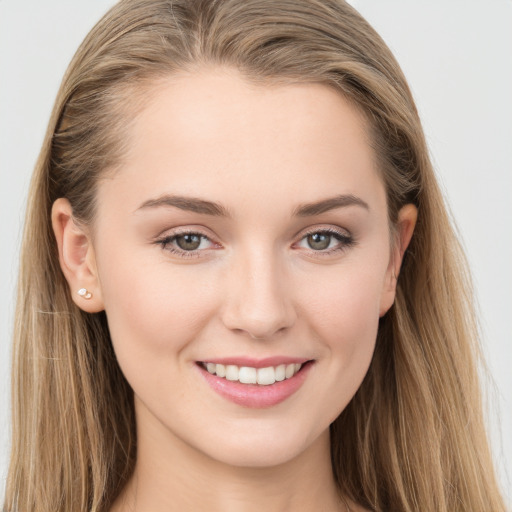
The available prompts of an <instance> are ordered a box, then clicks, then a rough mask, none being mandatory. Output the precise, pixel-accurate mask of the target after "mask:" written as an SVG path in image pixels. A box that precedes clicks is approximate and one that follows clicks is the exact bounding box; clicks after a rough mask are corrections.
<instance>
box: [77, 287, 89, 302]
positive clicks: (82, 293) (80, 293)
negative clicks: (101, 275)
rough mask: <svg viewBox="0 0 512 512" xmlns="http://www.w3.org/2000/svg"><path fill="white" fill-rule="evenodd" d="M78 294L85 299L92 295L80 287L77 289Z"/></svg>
mask: <svg viewBox="0 0 512 512" xmlns="http://www.w3.org/2000/svg"><path fill="white" fill-rule="evenodd" d="M78 295H80V297H83V298H84V299H87V300H89V299H90V298H91V297H92V293H91V292H89V291H88V290H87V288H80V290H78Z"/></svg>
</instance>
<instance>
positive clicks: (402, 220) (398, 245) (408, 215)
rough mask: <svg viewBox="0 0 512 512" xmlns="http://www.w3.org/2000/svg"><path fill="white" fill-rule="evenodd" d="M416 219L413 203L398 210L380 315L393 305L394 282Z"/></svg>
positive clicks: (416, 214)
mask: <svg viewBox="0 0 512 512" xmlns="http://www.w3.org/2000/svg"><path fill="white" fill-rule="evenodd" d="M417 219H418V209H417V208H416V206H414V205H413V204H407V205H405V206H403V207H402V209H401V210H400V211H399V212H398V222H397V227H396V230H397V233H396V236H395V242H394V247H392V250H391V256H390V258H389V266H388V268H387V270H386V276H385V280H384V288H383V290H382V296H381V302H380V312H379V314H380V316H381V317H382V316H384V315H385V314H386V313H387V312H388V310H389V308H391V306H392V305H393V302H394V301H395V295H396V284H397V281H398V275H399V274H400V268H401V266H402V261H403V259H404V254H405V251H406V249H407V247H408V246H409V242H410V241H411V238H412V234H413V233H414V228H415V226H416V220H417Z"/></svg>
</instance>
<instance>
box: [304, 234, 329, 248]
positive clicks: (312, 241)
mask: <svg viewBox="0 0 512 512" xmlns="http://www.w3.org/2000/svg"><path fill="white" fill-rule="evenodd" d="M331 238H332V235H329V234H326V233H313V234H311V235H308V236H307V242H308V245H309V247H311V249H314V250H315V251H323V250H324V249H327V248H328V247H329V245H330V243H331Z"/></svg>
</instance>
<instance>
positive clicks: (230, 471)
mask: <svg viewBox="0 0 512 512" xmlns="http://www.w3.org/2000/svg"><path fill="white" fill-rule="evenodd" d="M367 132H368V130H367V126H366V123H365V120H364V117H363V116H362V115H361V114H360V113H359V112H358V111H357V110H356V109H355V108H354V107H352V106H351V105H350V104H349V103H348V102H347V101H346V100H345V99H343V98H342V96H340V95H339V94H338V93H336V92H335V91H333V90H332V89H330V88H328V87H326V86H323V85H319V84H295V85H279V86H277V85H268V86H262V85H258V86H256V85H250V84H249V83H248V82H247V81H246V80H244V79H243V78H242V77H241V75H239V74H238V73H237V72H236V71H234V70H231V69H203V70H201V71H197V72H195V73H191V74H183V75H180V76H175V77H172V78H170V79H169V80H166V81H163V82H160V83H159V84H158V86H155V87H154V89H153V91H152V97H151V101H150V102H149V103H148V105H147V106H146V107H145V108H144V110H143V112H142V113H141V114H140V115H139V116H138V118H137V119H136V121H135V122H134V124H133V126H132V127H131V128H130V133H129V134H128V136H129V138H130V139H129V140H130V143H129V144H128V146H129V147H130V150H129V152H128V154H127V155H126V157H125V158H124V161H123V162H122V164H121V166H120V169H119V170H117V171H116V172H115V173H114V174H112V175H111V176H109V177H108V178H106V179H104V180H102V181H101V183H100V185H99V190H98V203H97V204H98V209H97V215H96V219H95V221H94V224H93V225H92V226H89V227H84V226H80V225H78V224H77V223H75V222H74V221H73V218H72V215H71V208H70V205H69V203H68V202H67V201H66V200H65V199H59V200H58V201H56V203H55V204H54V207H53V212H52V217H53V225H54V230H55V234H56V238H57V242H58V245H59V254H60V261H61V266H62V269H63V271H64V274H65V276H66V278H67V280H68V282H69V285H70V289H71V292H72V294H73V297H74V300H75V302H76V303H77V304H78V305H79V306H80V307H81V308H82V309H84V310H85V311H88V312H96V311H101V310H105V311H106V314H107V318H108V322H109V328H110V331H111V337H112V343H113V346H114V349H115V352H116V355H117V358H118V361H119V364H120V366H121V369H122V371H123V372H124V374H125V376H126V378H127V380H128V382H129V383H130V385H131V386H132V388H133V390H134V395H135V408H136V419H137V435H138V453H137V465H136V469H135V474H134V476H133V478H132V479H131V480H130V482H129V483H128V485H127V486H126V488H125V490H124V492H123V493H122V495H121V496H120V498H119V499H118V500H117V502H116V503H115V504H114V507H113V509H112V510H114V511H131V510H137V511H144V510H146V511H147V510H151V511H153V512H159V511H164V510H165V511H174V510H176V511H189V510H190V511H192V510H204V509H205V508H204V506H205V504H208V505H207V509H208V510H210V511H217V510H218V511H223V512H226V511H228V512H230V511H237V512H252V511H256V510H258V511H260V510H265V511H268V512H273V511H280V512H283V511H292V510H294V511H296V510H301V511H309V510H311V511H322V510H325V511H332V510H342V511H344V510H347V508H346V505H345V503H344V502H343V501H342V500H340V497H339V496H338V494H337V492H336V486H335V483H334V480H333V476H332V471H331V466H330V452H329V425H330V423H331V422H332V421H333V420H334V419H335V418H336V417H337V416H338V415H339V414H340V413H341V412H342V411H343V409H344V408H345V406H346V405H347V403H348V402H349V401H350V400H351V398H352V397H353V395H354V394H355V392H356V391H357V389H358V388H359V386H360V384H361V382H362V380H363V378H364V376H365V374H366V372H367V369H368V366H369V364H370V361H371V358H372V354H373V350H374V346H375V339H376V333H377V327H378V321H379V318H380V317H381V316H383V315H384V314H386V312H387V311H388V309H389V308H390V307H391V305H392V304H393V301H394V296H395V288H396V276H397V275H398V273H399V270H400V264H401V261H402V257H403V254H404V252H405V250H406V248H407V245H408V243H409V241H410V238H411V236H412V233H413V230H414V225H415V222H416V209H415V208H414V207H413V206H411V205H407V206H405V207H404V208H403V209H402V210H401V211H400V214H399V222H398V226H397V231H396V233H397V235H396V236H395V237H392V236H391V235H390V226H389V224H388V216H387V204H386V193H385V189H384V186H383V183H382V180H381V177H380V174H379V170H378V168H377V164H376V158H375V155H374V153H373V150H372V149H371V147H370V145H369V140H368V135H367ZM197 200H200V201H197ZM205 202H208V203H205ZM211 203H214V205H212V204H211ZM184 233H188V234H189V236H188V238H187V236H186V235H184ZM194 234H195V235H194ZM80 288H87V289H88V290H89V291H90V292H91V293H92V298H90V299H88V300H86V299H84V298H82V297H80V296H79V295H78V294H77V293H76V292H77V290H78V289H80ZM271 356H279V357H282V356H286V357H297V358H304V359H306V360H308V361H311V363H310V364H309V370H308V373H307V375H306V377H305V379H304V382H303V383H302V385H301V386H300V388H299V389H298V390H297V391H295V392H294V393H293V394H292V395H291V396H289V397H287V398H286V399H285V400H284V401H282V402H280V403H278V404H276V405H273V406H269V407H260V408H254V407H245V406H241V405H240V404H236V403H233V402H232V401H230V400H228V399H226V398H225V397H223V396H221V395H219V394H218V393H217V392H216V391H215V390H213V389H212V388H211V387H210V386H209V385H208V384H207V382H206V380H205V379H204V378H203V375H202V372H204V370H202V369H200V367H199V365H198V362H206V361H210V360H212V359H215V358H230V357H232V358H236V357H252V358H255V359H261V358H265V357H271ZM349 504H350V503H349ZM350 508H351V510H354V511H355V510H362V509H359V508H358V507H357V506H355V505H354V504H350Z"/></svg>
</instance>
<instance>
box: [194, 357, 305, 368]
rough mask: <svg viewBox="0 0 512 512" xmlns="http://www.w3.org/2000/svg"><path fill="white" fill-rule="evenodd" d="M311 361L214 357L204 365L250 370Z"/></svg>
mask: <svg viewBox="0 0 512 512" xmlns="http://www.w3.org/2000/svg"><path fill="white" fill-rule="evenodd" d="M308 361H311V359H308V358H306V357H288V356H271V357H265V358H263V359H256V358H253V357H245V356H242V357H214V358H212V359H204V360H202V361H200V362H202V363H214V364H223V365H230V364H232V365H235V366H248V367H250V368H268V367H269V366H279V365H281V364H292V363H298V364H304V363H307V362H308Z"/></svg>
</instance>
